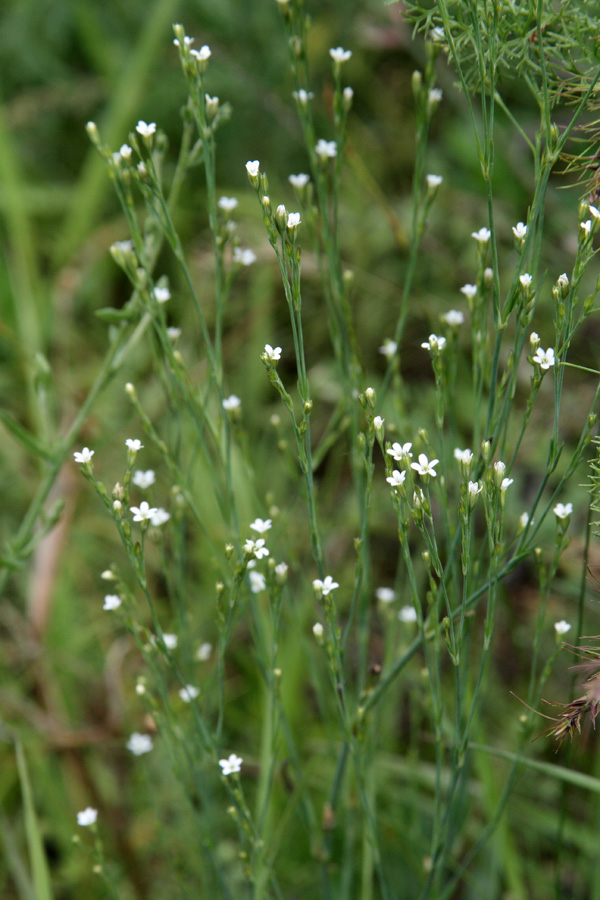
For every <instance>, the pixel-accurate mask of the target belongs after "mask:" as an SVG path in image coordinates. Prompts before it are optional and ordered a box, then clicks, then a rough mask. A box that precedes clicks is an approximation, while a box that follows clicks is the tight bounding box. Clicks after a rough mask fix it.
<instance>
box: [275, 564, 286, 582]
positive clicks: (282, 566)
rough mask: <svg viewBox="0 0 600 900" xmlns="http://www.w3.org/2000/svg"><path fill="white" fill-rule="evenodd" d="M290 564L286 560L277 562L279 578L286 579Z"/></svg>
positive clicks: (276, 569) (276, 572) (276, 570)
mask: <svg viewBox="0 0 600 900" xmlns="http://www.w3.org/2000/svg"><path fill="white" fill-rule="evenodd" d="M288 569H289V566H288V564H287V563H285V562H280V563H277V565H276V566H275V574H276V575H277V577H278V578H281V579H284V578H286V577H287V573H288Z"/></svg>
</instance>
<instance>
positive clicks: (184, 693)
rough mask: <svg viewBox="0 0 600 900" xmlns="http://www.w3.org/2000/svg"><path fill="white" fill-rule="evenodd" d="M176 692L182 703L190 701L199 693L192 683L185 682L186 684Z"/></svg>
mask: <svg viewBox="0 0 600 900" xmlns="http://www.w3.org/2000/svg"><path fill="white" fill-rule="evenodd" d="M178 693H179V696H180V697H181V699H182V700H183V702H184V703H191V702H192V700H195V699H196V697H197V696H198V694H199V693H200V689H199V688H197V687H194V685H193V684H186V686H185V687H182V688H181V690H180V691H179V692H178Z"/></svg>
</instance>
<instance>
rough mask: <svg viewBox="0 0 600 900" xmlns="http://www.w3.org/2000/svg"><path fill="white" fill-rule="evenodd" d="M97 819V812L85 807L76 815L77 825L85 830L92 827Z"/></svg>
mask: <svg viewBox="0 0 600 900" xmlns="http://www.w3.org/2000/svg"><path fill="white" fill-rule="evenodd" d="M97 818H98V810H97V809H93V808H92V807H91V806H87V807H86V808H85V809H82V810H81V812H78V813H77V824H78V825H81V827H82V828H87V827H88V826H89V825H94V824H95V822H96V819H97Z"/></svg>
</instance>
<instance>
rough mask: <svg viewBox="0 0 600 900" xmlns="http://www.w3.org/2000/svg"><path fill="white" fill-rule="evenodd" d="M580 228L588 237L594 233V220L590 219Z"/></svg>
mask: <svg viewBox="0 0 600 900" xmlns="http://www.w3.org/2000/svg"><path fill="white" fill-rule="evenodd" d="M580 228H581V230H582V231H583V233H584V234H585V236H586V237H587V236H588V235H589V234H591V231H592V220H591V219H588V220H587V222H582V223H581V225H580Z"/></svg>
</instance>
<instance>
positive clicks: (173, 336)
mask: <svg viewBox="0 0 600 900" xmlns="http://www.w3.org/2000/svg"><path fill="white" fill-rule="evenodd" d="M167 337H168V338H169V340H170V341H176V340H177V338H180V337H181V328H174V327H173V326H171V327H170V328H167Z"/></svg>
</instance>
